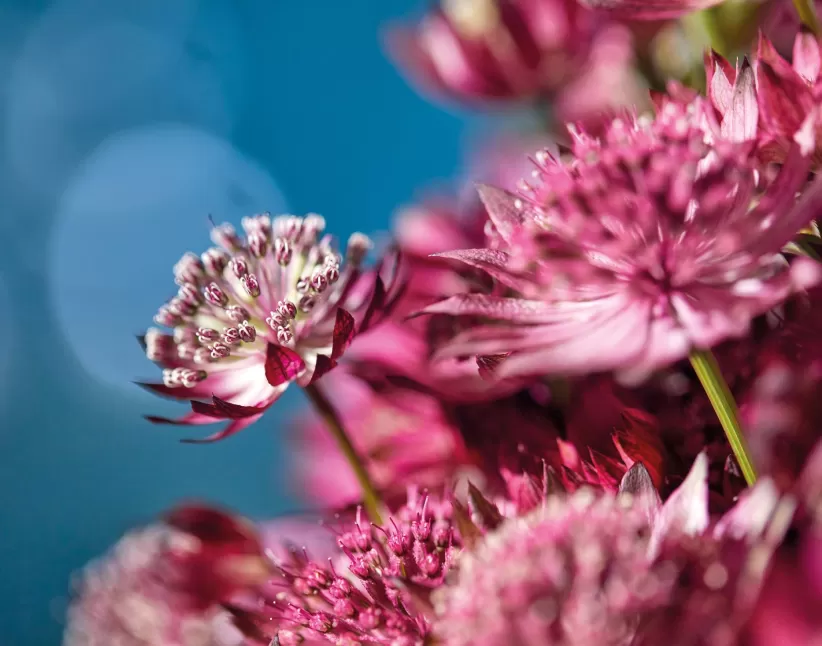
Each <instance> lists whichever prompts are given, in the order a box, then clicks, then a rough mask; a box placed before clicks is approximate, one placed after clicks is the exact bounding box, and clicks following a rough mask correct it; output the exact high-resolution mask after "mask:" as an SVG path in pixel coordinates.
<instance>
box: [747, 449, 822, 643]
mask: <svg viewBox="0 0 822 646" xmlns="http://www.w3.org/2000/svg"><path fill="white" fill-rule="evenodd" d="M820 509H822V443H818V444H817V445H816V447H815V448H814V450H813V451H812V452H811V453H810V455H809V458H808V461H807V464H806V466H805V469H804V471H803V473H802V475H801V478H799V479H798V481H797V483H796V487H795V488H794V491H793V495H792V496H785V497H784V498H783V499H782V501H781V505H780V508H779V509H778V511H779V512H780V513H778V514H775V516H776V517H777V518H778V519H779V520H780V521H781V525H782V532H781V533H780V534H778V535H777V536H776V540H773V541H772V542H771V545H770V547H771V550H770V551H771V552H774V554H773V556H772V558H771V564H770V568H769V571H768V575H767V578H766V580H765V582H764V584H763V585H762V593H761V595H760V596H759V598H758V600H757V605H756V607H755V609H754V611H753V612H752V614H751V620H750V622H749V624H748V626H747V630H746V631H745V633H744V635H743V639H742V640H740V642H739V643H740V644H742V646H766V645H768V644H786V645H790V646H794V645H795V646H799V645H800V644H801V645H804V644H813V643H815V642H818V641H819V639H820V637H822V617H820V614H819V608H820V607H822V520H821V519H820V515H819V510H820ZM794 510H795V511H794ZM792 512H793V513H792Z"/></svg>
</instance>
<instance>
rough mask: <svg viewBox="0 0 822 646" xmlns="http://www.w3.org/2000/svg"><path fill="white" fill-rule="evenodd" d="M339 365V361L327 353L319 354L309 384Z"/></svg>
mask: <svg viewBox="0 0 822 646" xmlns="http://www.w3.org/2000/svg"><path fill="white" fill-rule="evenodd" d="M336 367H337V361H336V360H335V359H332V358H331V357H329V356H327V355H325V354H318V355H317V363H316V364H315V366H314V372H313V373H311V380H310V381H309V382H308V384H309V385H310V384H313V383H314V382H315V381H317V379H319V378H320V377H322V376H323V375H324V374H325V373H327V372H329V371H330V370H331V369H332V368H336Z"/></svg>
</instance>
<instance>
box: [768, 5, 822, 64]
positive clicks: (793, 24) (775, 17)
mask: <svg viewBox="0 0 822 646" xmlns="http://www.w3.org/2000/svg"><path fill="white" fill-rule="evenodd" d="M758 4H761V8H760V9H759V10H758V11H759V16H760V19H759V29H760V31H761V33H762V34H764V35H765V37H767V39H768V40H769V41H770V42H771V43H772V44H773V46H774V48H775V49H776V51H777V52H779V54H780V55H782V56H784V57H785V58H788V59H790V57H791V54H792V52H793V46H794V43H795V40H796V34H797V33H798V32H799V31H800V30H801V29H803V26H802V21H801V20H800V19H799V14H798V13H797V11H796V6H795V5H794V3H793V2H792V1H791V0H764V1H762V2H761V3H758ZM810 4H811V5H812V6H814V7H815V8H816V15H819V14H820V9H822V4H821V3H817V2H815V1H812V2H811V3H810Z"/></svg>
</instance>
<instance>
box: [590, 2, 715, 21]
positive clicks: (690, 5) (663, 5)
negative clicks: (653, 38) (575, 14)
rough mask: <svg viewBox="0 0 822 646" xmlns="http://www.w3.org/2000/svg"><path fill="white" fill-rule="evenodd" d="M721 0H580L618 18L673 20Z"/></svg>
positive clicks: (711, 5)
mask: <svg viewBox="0 0 822 646" xmlns="http://www.w3.org/2000/svg"><path fill="white" fill-rule="evenodd" d="M721 2H722V0H582V3H583V4H584V5H585V6H587V7H590V8H591V9H594V10H596V11H599V12H603V13H607V14H608V15H609V16H612V17H613V18H616V19H618V20H673V19H676V18H679V17H680V16H683V15H685V14H687V13H693V12H694V11H701V10H703V9H707V8H708V7H713V6H714V5H718V4H720V3H721Z"/></svg>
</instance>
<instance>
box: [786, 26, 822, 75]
mask: <svg viewBox="0 0 822 646" xmlns="http://www.w3.org/2000/svg"><path fill="white" fill-rule="evenodd" d="M792 60H793V68H794V69H795V70H796V71H797V73H798V74H799V76H801V77H802V78H804V79H805V80H806V81H807V82H808V83H815V82H816V79H817V77H818V76H819V69H820V55H819V41H818V40H817V38H816V36H814V35H813V33H811V32H809V31H808V30H807V29H802V31H801V32H800V33H799V34H798V35H797V37H796V40H795V41H794V43H793V59H792Z"/></svg>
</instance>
